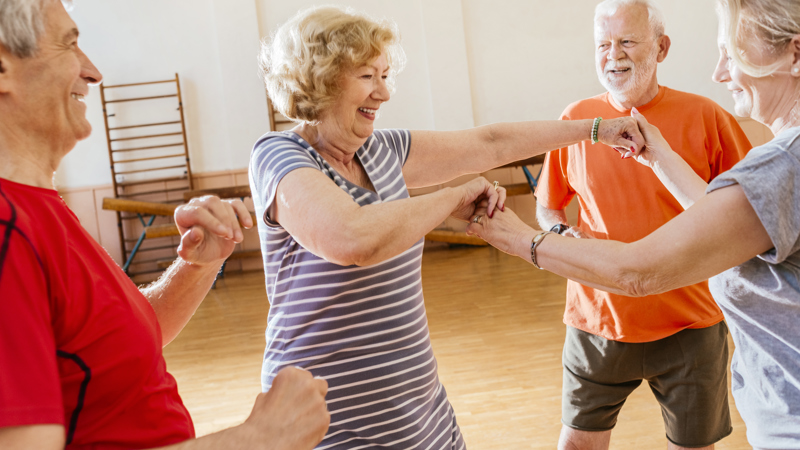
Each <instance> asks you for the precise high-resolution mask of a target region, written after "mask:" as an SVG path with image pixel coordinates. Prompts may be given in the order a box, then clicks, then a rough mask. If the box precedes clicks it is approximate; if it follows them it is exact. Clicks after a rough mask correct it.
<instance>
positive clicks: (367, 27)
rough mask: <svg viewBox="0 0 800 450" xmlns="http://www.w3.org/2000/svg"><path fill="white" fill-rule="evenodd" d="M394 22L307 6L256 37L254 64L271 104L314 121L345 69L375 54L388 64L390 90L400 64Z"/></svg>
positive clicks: (291, 115)
mask: <svg viewBox="0 0 800 450" xmlns="http://www.w3.org/2000/svg"><path fill="white" fill-rule="evenodd" d="M399 41H400V36H399V33H398V31H397V26H396V25H395V24H394V23H392V22H390V21H388V20H381V21H378V20H375V19H372V18H370V17H368V16H367V15H365V14H363V13H358V12H356V11H354V10H352V9H350V8H347V9H343V8H339V7H336V6H323V7H317V8H310V9H306V10H303V11H300V12H298V13H297V14H296V15H295V16H294V17H293V18H291V19H289V21H288V22H286V23H285V24H283V25H281V27H280V28H278V30H277V31H276V32H275V33H274V34H273V36H272V38H271V39H266V38H265V39H263V40H262V41H261V53H260V55H259V66H260V71H261V75H262V76H263V78H264V84H265V85H266V87H267V93H268V94H269V98H270V99H271V100H272V104H273V105H274V106H275V108H276V109H277V110H278V111H279V112H280V113H281V114H283V115H284V116H286V117H288V118H289V119H292V120H295V121H299V122H314V121H317V120H319V118H320V115H321V114H322V112H323V111H325V109H326V108H328V107H329V106H331V105H332V104H333V103H334V102H335V101H336V99H337V98H338V96H339V94H340V92H341V89H340V86H339V80H340V78H341V75H342V74H343V73H344V72H345V71H349V70H353V69H357V68H359V67H363V66H364V65H367V64H369V63H370V62H371V61H373V60H374V59H375V58H377V57H379V56H380V55H381V53H384V54H385V55H386V59H387V62H388V64H389V74H388V78H387V85H388V88H389V90H390V92H393V91H394V82H395V78H396V76H397V74H398V73H399V72H400V71H401V70H402V69H403V66H404V65H405V53H404V52H403V49H402V47H400V42H399Z"/></svg>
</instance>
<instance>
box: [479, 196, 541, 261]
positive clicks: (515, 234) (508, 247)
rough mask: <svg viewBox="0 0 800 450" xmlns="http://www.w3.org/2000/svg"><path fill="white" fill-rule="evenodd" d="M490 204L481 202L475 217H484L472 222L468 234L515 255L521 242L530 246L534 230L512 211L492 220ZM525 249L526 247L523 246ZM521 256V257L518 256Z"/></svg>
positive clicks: (508, 210) (493, 217)
mask: <svg viewBox="0 0 800 450" xmlns="http://www.w3.org/2000/svg"><path fill="white" fill-rule="evenodd" d="M488 211H489V210H488V204H487V202H486V201H481V202H480V203H478V204H477V207H476V208H475V215H476V216H482V217H483V219H482V220H480V221H477V222H476V221H474V220H473V221H470V224H469V225H468V226H467V234H468V235H475V236H478V237H479V238H481V239H483V240H484V241H486V242H488V243H489V244H491V245H492V246H493V247H495V248H497V249H498V250H500V251H502V252H504V253H508V254H511V255H514V254H515V253H514V248H519V246H518V244H519V243H520V241H526V242H527V245H528V246H530V240H531V238H532V237H533V233H534V230H533V229H532V228H531V227H529V226H528V225H527V224H526V223H525V222H523V221H522V219H520V218H519V217H518V216H517V215H516V214H515V213H514V211H512V210H511V209H505V210H504V211H500V212H496V214H492V216H491V218H489V217H486V216H487V215H488ZM523 248H524V246H523ZM517 256H520V255H517Z"/></svg>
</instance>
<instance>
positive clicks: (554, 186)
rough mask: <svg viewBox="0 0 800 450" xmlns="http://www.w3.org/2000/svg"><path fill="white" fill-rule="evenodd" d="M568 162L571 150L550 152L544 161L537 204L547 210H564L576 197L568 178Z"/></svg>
mask: <svg viewBox="0 0 800 450" xmlns="http://www.w3.org/2000/svg"><path fill="white" fill-rule="evenodd" d="M568 161H569V148H561V149H558V150H553V151H551V152H548V153H547V156H546V157H545V159H544V165H543V166H542V174H541V176H540V177H539V183H538V184H537V186H536V202H537V203H539V204H540V205H542V206H544V207H545V208H547V209H555V210H559V209H564V208H566V207H567V205H569V202H570V201H572V198H573V197H574V196H575V191H574V190H573V189H572V187H571V186H570V184H569V179H568V178H567V162H568Z"/></svg>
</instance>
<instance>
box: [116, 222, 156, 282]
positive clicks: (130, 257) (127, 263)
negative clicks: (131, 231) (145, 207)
mask: <svg viewBox="0 0 800 450" xmlns="http://www.w3.org/2000/svg"><path fill="white" fill-rule="evenodd" d="M136 215H137V216H138V217H139V222H142V226H143V227H144V229H143V230H142V234H141V235H140V236H139V240H138V241H136V245H134V246H133V250H131V254H130V255H128V260H127V261H125V265H124V266H122V270H123V271H125V273H128V268H129V267H130V265H131V263H132V262H133V257H134V256H136V252H138V251H139V247H141V246H142V242H143V241H144V236H145V234H146V233H147V227H149V226H151V225H153V221H154V220H156V216H155V215H152V216H150V220H149V221H148V222H147V223H145V221H144V217H142V215H141V213H136Z"/></svg>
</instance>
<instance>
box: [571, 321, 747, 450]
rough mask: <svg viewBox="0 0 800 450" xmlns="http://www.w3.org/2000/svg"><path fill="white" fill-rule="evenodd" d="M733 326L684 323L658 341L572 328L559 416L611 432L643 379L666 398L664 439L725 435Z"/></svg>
mask: <svg viewBox="0 0 800 450" xmlns="http://www.w3.org/2000/svg"><path fill="white" fill-rule="evenodd" d="M727 336H728V327H727V326H726V325H725V322H720V323H718V324H716V325H713V326H710V327H708V328H699V329H687V330H683V331H680V332H678V333H676V334H674V335H672V336H668V337H666V338H664V339H660V340H658V341H653V342H644V343H628V342H619V341H610V340H608V339H605V338H603V337H600V336H595V335H593V334H591V333H587V332H585V331H581V330H578V329H576V328H572V327H569V326H568V327H567V338H566V341H565V343H564V353H563V356H562V361H563V364H564V387H563V389H562V399H561V421H562V422H563V423H564V425H566V426H568V427H571V428H574V429H577V430H584V431H606V430H610V429H612V428H614V425H616V424H617V415H618V414H619V411H620V409H622V405H623V404H624V403H625V400H626V399H627V398H628V395H630V394H631V392H633V391H634V389H636V388H637V387H638V386H639V385H640V384H641V383H642V380H647V381H648V383H649V384H650V389H651V390H652V391H653V394H655V396H656V400H658V403H659V404H660V405H661V415H662V417H663V418H664V428H665V429H666V432H667V439H669V440H670V441H671V442H672V443H673V444H676V445H680V446H683V447H705V446H708V445H711V444H714V443H715V442H717V441H719V440H720V439H722V438H724V437H726V436H728V435H729V434H731V432H732V431H733V427H731V417H730V410H729V407H728V370H727V369H728V342H727Z"/></svg>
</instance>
